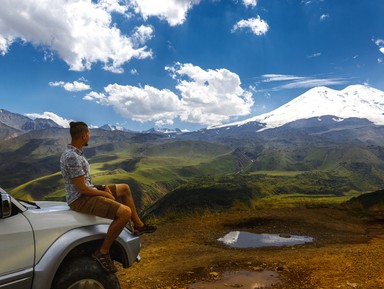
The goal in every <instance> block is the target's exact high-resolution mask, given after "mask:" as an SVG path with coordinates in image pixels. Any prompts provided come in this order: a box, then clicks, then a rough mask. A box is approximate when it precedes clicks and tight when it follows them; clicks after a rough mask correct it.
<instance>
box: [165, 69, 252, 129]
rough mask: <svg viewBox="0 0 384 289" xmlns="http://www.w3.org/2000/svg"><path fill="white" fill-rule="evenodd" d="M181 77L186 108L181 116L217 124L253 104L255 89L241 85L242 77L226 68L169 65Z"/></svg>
mask: <svg viewBox="0 0 384 289" xmlns="http://www.w3.org/2000/svg"><path fill="white" fill-rule="evenodd" d="M166 69H167V70H168V71H170V73H171V76H172V77H173V78H174V79H176V80H177V81H178V85H177V86H176V88H177V89H178V90H179V91H180V93H181V103H182V107H183V112H182V114H181V115H180V118H181V120H183V121H187V122H192V123H200V124H206V125H216V124H221V123H223V122H226V121H228V120H229V119H230V118H231V117H234V116H242V115H247V114H249V113H250V112H251V108H252V106H253V99H252V93H251V92H249V91H245V90H244V89H242V88H241V81H240V77H239V76H238V75H237V74H235V73H233V72H231V71H229V70H227V69H223V68H222V69H217V70H211V69H208V70H203V69H202V68H200V67H198V66H194V65H192V64H181V63H177V64H176V65H175V66H173V67H166Z"/></svg>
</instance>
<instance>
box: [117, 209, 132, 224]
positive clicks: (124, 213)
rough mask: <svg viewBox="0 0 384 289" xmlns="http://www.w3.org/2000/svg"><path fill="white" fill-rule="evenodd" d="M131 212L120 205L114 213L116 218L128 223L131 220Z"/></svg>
mask: <svg viewBox="0 0 384 289" xmlns="http://www.w3.org/2000/svg"><path fill="white" fill-rule="evenodd" d="M131 215H132V211H131V209H130V208H129V207H128V206H124V205H121V206H120V207H119V209H118V210H117V212H116V218H119V219H124V220H125V221H126V222H128V221H129V220H130V219H131Z"/></svg>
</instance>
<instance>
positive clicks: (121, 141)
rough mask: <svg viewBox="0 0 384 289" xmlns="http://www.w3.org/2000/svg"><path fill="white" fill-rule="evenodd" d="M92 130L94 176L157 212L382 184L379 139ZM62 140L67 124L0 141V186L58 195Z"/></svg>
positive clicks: (319, 195) (28, 195) (24, 193)
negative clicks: (208, 137) (189, 136)
mask: <svg viewBox="0 0 384 289" xmlns="http://www.w3.org/2000/svg"><path fill="white" fill-rule="evenodd" d="M91 134H92V142H91V144H90V146H89V147H87V148H85V150H84V152H85V155H86V156H87V158H88V159H89V161H90V163H91V169H92V180H93V182H94V183H96V184H108V183H128V184H129V185H130V186H131V187H132V189H133V191H134V193H135V194H134V195H135V198H136V202H137V203H138V205H139V207H140V208H142V209H145V208H148V207H151V208H150V210H148V211H147V212H149V214H151V213H154V214H163V213H164V210H165V209H164V208H168V209H167V210H168V211H173V212H178V211H181V212H185V211H191V212H193V211H195V210H200V209H203V210H205V209H207V210H216V209H220V208H223V209H227V208H236V207H244V208H249V207H252V206H255V204H258V205H259V204H261V202H265V201H267V200H271V202H278V201H284V202H288V199H289V198H291V199H296V200H299V199H300V200H302V199H308V198H309V199H311V200H310V201H312V200H313V198H315V199H316V200H317V201H318V200H323V198H326V197H327V196H328V197H329V196H332V198H345V197H347V196H349V193H350V192H357V193H360V192H366V191H374V190H378V189H381V188H382V187H383V186H384V182H383V180H384V150H383V149H382V148H381V147H380V146H373V145H362V144H357V143H340V142H329V143H328V142H324V141H322V139H321V138H313V137H312V136H306V137H305V136H302V135H301V134H300V135H296V136H292V137H291V138H290V139H288V136H289V135H288V134H287V138H284V137H282V136H280V135H279V134H277V133H275V134H273V138H272V140H263V139H260V138H258V135H255V137H254V139H247V140H244V141H242V140H241V139H237V140H236V141H224V140H221V141H205V140H186V139H184V140H182V139H177V138H170V137H167V136H163V135H157V134H136V133H123V132H106V131H101V130H92V132H91ZM302 134H303V133H302ZM250 136H251V135H250V134H249V137H250ZM67 142H68V135H67V131H66V130H47V131H43V132H41V134H33V135H32V134H29V135H23V136H21V137H18V138H16V139H14V140H13V141H7V142H4V141H3V142H0V170H1V172H2V174H1V175H0V186H2V187H3V188H5V189H7V190H9V191H11V193H12V194H13V195H15V196H16V197H19V198H24V199H29V200H32V199H34V200H64V195H65V194H64V188H63V183H62V179H61V175H60V173H59V170H60V168H59V159H60V155H61V152H62V151H63V150H64V149H65V147H66V144H67ZM164 196H165V197H164ZM288 196H290V197H288ZM163 197H164V198H163ZM158 200H159V202H157V201H158ZM152 205H153V206H152Z"/></svg>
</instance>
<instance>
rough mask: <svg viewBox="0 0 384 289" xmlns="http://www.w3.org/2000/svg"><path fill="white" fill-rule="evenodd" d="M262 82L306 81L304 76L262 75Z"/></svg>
mask: <svg viewBox="0 0 384 289" xmlns="http://www.w3.org/2000/svg"><path fill="white" fill-rule="evenodd" d="M261 77H262V82H273V81H292V80H301V79H306V77H304V76H295V75H286V74H264V75H262V76H261Z"/></svg>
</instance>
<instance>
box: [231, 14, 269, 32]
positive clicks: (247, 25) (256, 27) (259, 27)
mask: <svg viewBox="0 0 384 289" xmlns="http://www.w3.org/2000/svg"><path fill="white" fill-rule="evenodd" d="M241 29H250V30H251V31H252V33H254V34H256V35H257V36H261V35H264V34H266V33H267V32H268V30H269V25H268V23H267V22H265V21H264V20H263V19H261V18H260V16H257V18H250V19H247V20H244V19H243V20H240V21H239V22H237V23H236V24H235V25H234V26H233V28H232V33H233V32H235V31H237V30H241Z"/></svg>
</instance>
